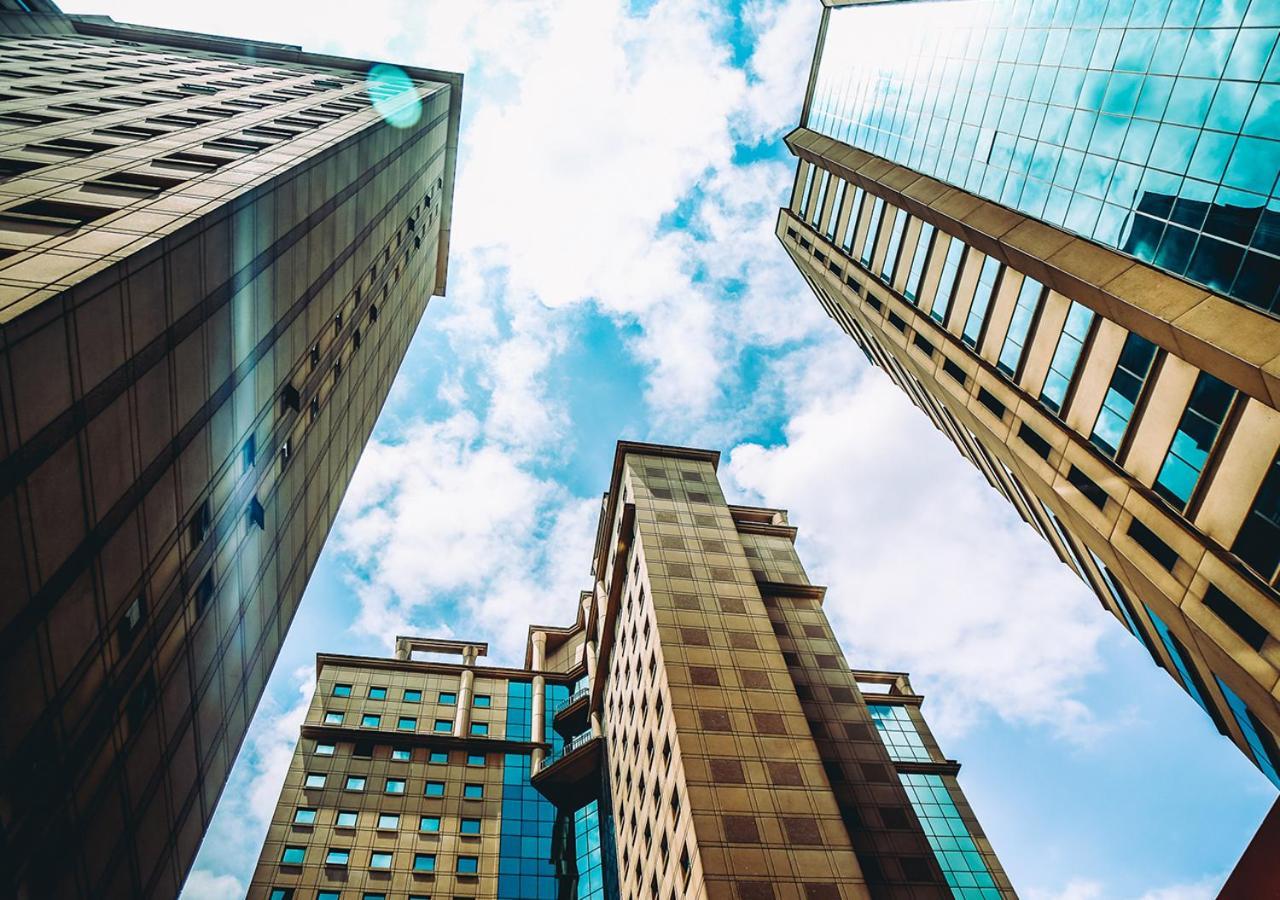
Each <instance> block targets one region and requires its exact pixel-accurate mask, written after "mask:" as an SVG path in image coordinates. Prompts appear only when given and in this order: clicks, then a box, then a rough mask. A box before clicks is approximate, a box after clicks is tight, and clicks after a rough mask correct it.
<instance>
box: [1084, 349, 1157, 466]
mask: <svg viewBox="0 0 1280 900" xmlns="http://www.w3.org/2000/svg"><path fill="white" fill-rule="evenodd" d="M1155 358H1156V345H1155V344H1153V343H1151V342H1150V341H1149V340H1147V339H1146V338H1144V337H1142V336H1141V335H1138V334H1134V333H1132V332H1130V334H1129V336H1128V337H1126V338H1125V341H1124V347H1123V348H1121V350H1120V360H1119V362H1117V363H1116V370H1115V372H1114V373H1113V374H1112V376H1111V384H1110V385H1109V386H1108V387H1107V392H1106V394H1105V395H1104V396H1103V398H1102V409H1101V410H1099V411H1098V418H1097V420H1096V421H1095V422H1094V423H1093V433H1092V434H1091V435H1090V436H1089V440H1090V441H1091V442H1092V443H1093V445H1094V446H1095V447H1097V448H1098V449H1099V450H1101V451H1102V452H1103V453H1106V454H1107V455H1108V456H1115V455H1116V452H1117V451H1118V450H1119V449H1120V444H1121V443H1122V442H1123V441H1124V436H1125V432H1127V431H1128V430H1129V420H1130V419H1132V418H1133V411H1134V409H1135V408H1136V406H1137V404H1138V397H1139V396H1140V395H1141V394H1142V389H1143V387H1145V386H1146V383H1147V377H1148V376H1149V375H1150V374H1151V366H1152V364H1153V363H1154V362H1155Z"/></svg>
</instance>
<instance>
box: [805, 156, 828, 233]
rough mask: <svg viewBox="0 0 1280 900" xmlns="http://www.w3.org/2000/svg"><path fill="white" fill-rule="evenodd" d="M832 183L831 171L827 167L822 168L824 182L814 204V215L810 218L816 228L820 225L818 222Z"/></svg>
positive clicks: (819, 188)
mask: <svg viewBox="0 0 1280 900" xmlns="http://www.w3.org/2000/svg"><path fill="white" fill-rule="evenodd" d="M830 184H831V173H830V172H828V171H827V170H826V169H823V170H822V184H821V185H819V186H818V202H817V203H815V204H814V205H813V215H812V217H811V218H810V219H809V223H810V224H811V225H813V227H814V228H817V227H818V222H819V221H821V219H822V207H823V206H824V205H826V202H827V188H828V187H829V186H830Z"/></svg>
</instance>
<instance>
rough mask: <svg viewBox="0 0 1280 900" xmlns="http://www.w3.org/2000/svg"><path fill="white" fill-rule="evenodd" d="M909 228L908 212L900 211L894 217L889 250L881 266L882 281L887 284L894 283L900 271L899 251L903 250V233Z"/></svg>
mask: <svg viewBox="0 0 1280 900" xmlns="http://www.w3.org/2000/svg"><path fill="white" fill-rule="evenodd" d="M906 228H907V211H906V210H905V209H900V210H898V211H897V212H896V213H894V216H893V227H892V228H891V229H890V231H889V249H888V251H887V252H886V253H885V255H884V262H883V263H881V264H880V280H881V281H883V282H884V283H885V284H892V283H893V276H894V274H895V273H896V272H897V270H898V251H899V250H900V249H901V248H902V233H903V232H904V231H905V230H906Z"/></svg>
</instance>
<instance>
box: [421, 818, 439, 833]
mask: <svg viewBox="0 0 1280 900" xmlns="http://www.w3.org/2000/svg"><path fill="white" fill-rule="evenodd" d="M418 830H419V831H428V832H434V831H439V830H440V817H439V816H423V817H422V818H421V819H419V820H418Z"/></svg>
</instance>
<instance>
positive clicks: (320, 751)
mask: <svg viewBox="0 0 1280 900" xmlns="http://www.w3.org/2000/svg"><path fill="white" fill-rule="evenodd" d="M336 749H337V748H336V747H334V745H333V744H321V743H319V742H318V741H317V742H316V756H333V751H334V750H336Z"/></svg>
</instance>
